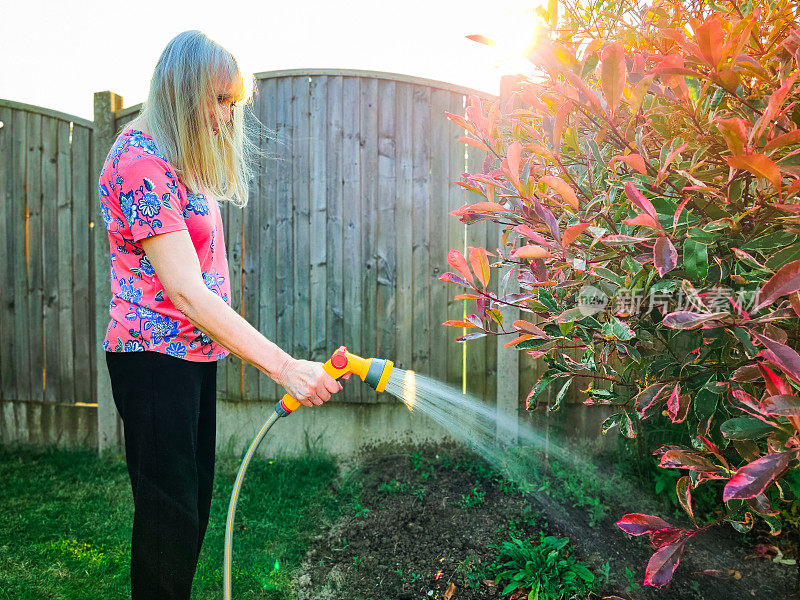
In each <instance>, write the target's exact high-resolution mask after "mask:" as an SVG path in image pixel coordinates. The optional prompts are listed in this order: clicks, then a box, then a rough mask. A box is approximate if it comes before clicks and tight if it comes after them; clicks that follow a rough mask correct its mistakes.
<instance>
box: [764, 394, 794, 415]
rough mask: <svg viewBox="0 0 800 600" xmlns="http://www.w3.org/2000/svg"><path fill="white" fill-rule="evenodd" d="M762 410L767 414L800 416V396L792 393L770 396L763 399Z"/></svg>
mask: <svg viewBox="0 0 800 600" xmlns="http://www.w3.org/2000/svg"><path fill="white" fill-rule="evenodd" d="M761 410H762V412H763V413H764V414H765V415H775V416H779V417H800V398H798V397H797V396H794V395H791V394H779V395H777V396H769V397H768V398H764V400H762V401H761Z"/></svg>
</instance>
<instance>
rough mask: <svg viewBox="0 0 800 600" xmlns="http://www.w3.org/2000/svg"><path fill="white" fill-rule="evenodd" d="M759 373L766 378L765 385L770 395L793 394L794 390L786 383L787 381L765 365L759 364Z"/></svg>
mask: <svg viewBox="0 0 800 600" xmlns="http://www.w3.org/2000/svg"><path fill="white" fill-rule="evenodd" d="M758 372H759V373H761V376H762V377H763V378H764V384H765V385H766V386H767V391H768V392H769V393H770V394H772V395H774V396H777V395H780V394H791V393H792V388H791V387H790V386H789V384H787V383H786V380H785V379H784V378H783V377H781V376H780V375H778V374H777V373H776V372H775V371H773V370H772V369H770V368H769V367H768V366H767V365H765V364H764V363H761V362H759V363H758Z"/></svg>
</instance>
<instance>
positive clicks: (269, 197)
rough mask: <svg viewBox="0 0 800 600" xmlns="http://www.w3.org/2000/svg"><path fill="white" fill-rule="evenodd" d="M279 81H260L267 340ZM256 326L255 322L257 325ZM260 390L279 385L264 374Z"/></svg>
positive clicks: (274, 258)
mask: <svg viewBox="0 0 800 600" xmlns="http://www.w3.org/2000/svg"><path fill="white" fill-rule="evenodd" d="M277 92H278V87H277V81H276V80H275V79H266V80H262V81H260V82H259V93H258V95H257V98H258V118H259V120H260V121H261V123H262V125H263V129H262V131H261V138H260V146H261V147H262V148H263V154H262V156H261V159H260V163H261V169H260V173H259V180H260V185H259V203H260V211H261V212H260V220H259V245H258V247H259V251H260V260H259V262H258V267H259V270H258V279H259V297H258V304H259V307H258V329H259V331H261V333H263V334H264V335H265V336H266V338H267V339H268V340H271V341H275V339H276V337H275V336H276V333H277V331H276V320H275V313H276V301H275V276H276V271H275V267H276V264H277V262H278V260H280V257H279V256H278V253H277V251H276V249H275V218H276V214H277V213H276V205H277V202H278V198H277V196H276V193H275V192H276V188H277V172H278V169H279V168H280V166H279V164H278V160H277V158H276V153H277V139H276V137H275V126H276V122H275V118H276V96H277ZM254 325H255V324H254ZM258 391H259V395H260V397H261V398H262V399H266V400H269V399H275V398H276V397H277V394H278V387H277V386H276V385H275V382H274V381H273V380H272V379H270V378H269V377H268V376H267V375H265V374H264V373H260V374H259V376H258Z"/></svg>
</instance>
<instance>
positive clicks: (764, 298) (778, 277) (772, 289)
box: [753, 260, 800, 311]
mask: <svg viewBox="0 0 800 600" xmlns="http://www.w3.org/2000/svg"><path fill="white" fill-rule="evenodd" d="M797 290H800V260H795V261H792V262H790V263H786V264H785V265H783V266H782V267H781V268H780V269H778V270H777V271H775V274H774V275H773V276H772V277H770V278H769V281H767V283H765V284H764V285H763V286H761V289H760V290H758V294H757V295H756V298H758V304H756V306H755V308H754V309H753V310H754V311H756V310H758V309H760V308H764V307H765V306H769V305H770V304H772V303H773V302H775V300H777V299H778V298H780V297H781V296H785V295H786V294H791V293H792V292H796V291H797Z"/></svg>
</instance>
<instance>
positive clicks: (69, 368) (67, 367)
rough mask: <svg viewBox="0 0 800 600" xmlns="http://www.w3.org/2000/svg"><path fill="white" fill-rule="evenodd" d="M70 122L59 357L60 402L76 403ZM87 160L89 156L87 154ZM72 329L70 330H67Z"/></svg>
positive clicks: (62, 209) (64, 168)
mask: <svg viewBox="0 0 800 600" xmlns="http://www.w3.org/2000/svg"><path fill="white" fill-rule="evenodd" d="M69 138H70V124H69V123H67V122H66V121H59V123H58V154H57V164H56V167H57V173H56V174H57V182H58V184H57V185H58V193H57V198H58V207H57V210H58V214H57V218H58V249H59V253H58V272H57V278H58V325H59V335H58V336H57V338H58V360H59V369H58V370H59V383H58V387H59V395H58V401H59V402H69V403H72V402H75V385H74V381H75V372H74V352H75V350H74V347H73V338H75V337H76V332H75V327H74V322H73V319H72V262H73V261H74V260H75V253H74V249H73V247H72V207H73V206H74V200H73V198H72V177H71V175H72V164H71V162H70V159H71V154H70V141H69ZM87 159H88V156H87ZM67 332H69V333H67Z"/></svg>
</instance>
